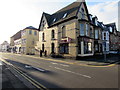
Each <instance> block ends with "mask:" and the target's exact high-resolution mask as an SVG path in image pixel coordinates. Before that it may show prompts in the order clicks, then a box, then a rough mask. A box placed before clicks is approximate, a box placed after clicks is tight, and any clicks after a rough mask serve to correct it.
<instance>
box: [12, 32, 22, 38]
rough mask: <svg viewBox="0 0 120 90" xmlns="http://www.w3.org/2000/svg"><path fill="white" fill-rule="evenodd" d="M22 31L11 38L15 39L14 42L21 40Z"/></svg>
mask: <svg viewBox="0 0 120 90" xmlns="http://www.w3.org/2000/svg"><path fill="white" fill-rule="evenodd" d="M21 31H22V30H20V31H18V32H17V33H16V34H14V35H13V36H12V37H11V38H14V40H17V39H20V38H21Z"/></svg>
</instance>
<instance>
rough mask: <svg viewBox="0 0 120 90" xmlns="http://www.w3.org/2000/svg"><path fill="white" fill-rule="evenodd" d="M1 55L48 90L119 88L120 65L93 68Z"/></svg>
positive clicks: (22, 56)
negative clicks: (119, 67)
mask: <svg viewBox="0 0 120 90" xmlns="http://www.w3.org/2000/svg"><path fill="white" fill-rule="evenodd" d="M0 54H2V58H3V59H4V60H6V61H7V62H9V63H11V64H12V65H13V66H15V67H17V68H19V69H20V70H22V71H23V72H25V73H26V74H27V75H28V76H30V77H31V78H32V79H34V80H35V81H37V82H38V83H40V84H41V85H43V86H44V87H46V88H118V65H115V66H111V67H91V66H82V65H77V64H71V63H64V61H63V62H57V61H55V60H51V59H48V60H45V59H43V58H42V59H41V58H39V57H37V58H34V56H32V57H31V56H25V55H20V54H18V55H17V54H7V53H0ZM56 60H57V59H56Z"/></svg>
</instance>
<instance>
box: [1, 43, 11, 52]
mask: <svg viewBox="0 0 120 90" xmlns="http://www.w3.org/2000/svg"><path fill="white" fill-rule="evenodd" d="M9 48H10V44H9V43H8V42H7V41H4V42H3V43H2V44H0V52H8V51H9Z"/></svg>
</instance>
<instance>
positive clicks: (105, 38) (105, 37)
mask: <svg viewBox="0 0 120 90" xmlns="http://www.w3.org/2000/svg"><path fill="white" fill-rule="evenodd" d="M102 40H103V44H102V46H103V52H104V51H107V52H109V31H105V30H104V31H103V32H102Z"/></svg>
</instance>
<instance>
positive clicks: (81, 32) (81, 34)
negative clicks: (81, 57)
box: [80, 24, 85, 36]
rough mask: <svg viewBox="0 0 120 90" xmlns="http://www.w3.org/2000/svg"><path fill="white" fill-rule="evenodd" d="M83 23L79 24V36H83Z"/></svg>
mask: <svg viewBox="0 0 120 90" xmlns="http://www.w3.org/2000/svg"><path fill="white" fill-rule="evenodd" d="M84 35H85V34H84V24H80V36H84Z"/></svg>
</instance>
